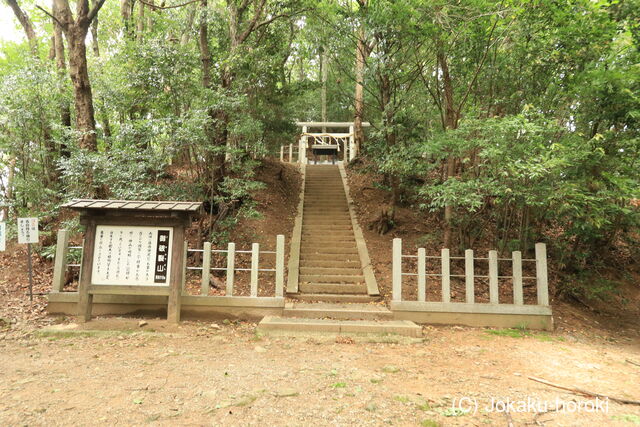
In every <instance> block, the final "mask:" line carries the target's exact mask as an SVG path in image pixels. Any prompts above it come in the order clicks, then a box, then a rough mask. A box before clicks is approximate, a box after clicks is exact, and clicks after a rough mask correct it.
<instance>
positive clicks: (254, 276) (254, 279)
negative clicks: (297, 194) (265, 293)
mask: <svg viewBox="0 0 640 427" xmlns="http://www.w3.org/2000/svg"><path fill="white" fill-rule="evenodd" d="M259 258H260V244H259V243H254V244H252V245H251V296H252V297H257V296H258V265H259V262H258V261H259Z"/></svg>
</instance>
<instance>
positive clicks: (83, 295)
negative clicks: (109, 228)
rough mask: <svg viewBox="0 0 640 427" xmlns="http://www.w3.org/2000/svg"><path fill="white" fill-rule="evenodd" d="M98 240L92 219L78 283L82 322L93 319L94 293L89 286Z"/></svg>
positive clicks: (86, 235) (88, 225)
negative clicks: (80, 277)
mask: <svg viewBox="0 0 640 427" xmlns="http://www.w3.org/2000/svg"><path fill="white" fill-rule="evenodd" d="M95 240H96V223H95V221H90V222H89V223H88V224H87V231H86V234H85V242H86V243H85V246H84V248H83V249H82V251H83V252H84V259H83V262H82V266H81V267H80V268H81V272H82V279H81V280H80V282H79V283H78V316H80V321H81V322H88V321H89V320H91V308H92V307H91V306H92V304H93V295H92V294H91V293H90V292H89V286H90V285H91V268H92V264H93V252H94V249H95Z"/></svg>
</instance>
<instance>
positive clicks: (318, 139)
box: [296, 122, 370, 164]
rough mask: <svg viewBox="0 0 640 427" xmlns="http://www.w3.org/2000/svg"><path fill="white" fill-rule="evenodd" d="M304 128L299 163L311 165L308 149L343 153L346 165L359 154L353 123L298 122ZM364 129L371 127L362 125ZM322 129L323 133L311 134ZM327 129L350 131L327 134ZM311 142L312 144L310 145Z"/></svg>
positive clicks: (299, 150) (299, 142)
mask: <svg viewBox="0 0 640 427" xmlns="http://www.w3.org/2000/svg"><path fill="white" fill-rule="evenodd" d="M296 125H297V126H299V127H301V128H302V132H301V133H300V139H299V140H298V163H304V164H306V163H309V158H308V156H307V148H312V149H322V150H331V151H333V150H335V151H337V152H340V151H342V153H343V154H342V161H343V162H345V163H348V162H350V161H351V160H353V159H354V158H355V157H356V155H357V154H358V153H357V147H356V144H355V136H354V131H353V122H296ZM362 126H363V127H369V126H370V124H369V123H368V122H364V123H362ZM314 128H315V129H318V128H319V129H321V132H310V131H311V130H313V129H314ZM327 128H338V129H348V130H349V131H348V132H338V133H334V132H326V129H327ZM309 142H311V144H309Z"/></svg>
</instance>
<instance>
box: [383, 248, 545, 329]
mask: <svg viewBox="0 0 640 427" xmlns="http://www.w3.org/2000/svg"><path fill="white" fill-rule="evenodd" d="M408 259H412V261H413V262H412V264H415V265H416V267H417V268H415V269H413V271H404V270H403V261H404V260H407V261H408ZM428 260H436V261H435V262H436V263H438V260H439V263H438V264H439V265H438V266H437V267H436V268H432V269H431V270H428V269H427V262H428ZM452 260H453V261H455V260H459V261H464V272H463V274H452V268H451V262H452ZM478 261H480V262H483V263H484V262H487V263H488V275H478V274H476V272H475V266H476V262H478ZM499 261H503V262H509V263H510V264H511V275H509V276H505V275H500V273H499V271H498V262H499ZM523 263H535V272H536V273H535V276H523V268H522V266H523ZM407 264H408V262H407ZM406 276H415V277H416V278H417V297H416V300H415V301H403V298H402V291H403V277H406ZM427 278H436V283H437V279H438V278H439V279H440V280H439V287H440V289H439V293H440V295H441V298H440V301H427ZM451 278H459V279H460V280H464V302H455V301H452V299H451V291H452V289H451ZM477 279H488V281H489V302H488V303H481V302H477V301H476V281H477ZM500 279H508V283H509V285H510V286H511V287H512V292H513V301H512V302H511V303H501V302H500V298H499V296H500V292H499V291H500V287H499V280H500ZM526 280H531V281H534V280H535V282H536V293H537V304H525V299H524V293H523V281H526ZM392 281H393V289H392V301H391V306H392V310H403V311H413V312H429V311H433V312H440V313H443V312H449V313H485V314H511V315H545V316H546V315H548V316H550V315H551V310H550V308H549V290H548V278H547V254H546V246H545V244H544V243H537V244H536V245H535V258H533V259H523V258H522V253H521V252H520V251H514V252H512V254H511V258H499V257H498V252H497V251H489V254H488V256H487V257H477V256H474V251H473V250H471V249H468V250H466V251H465V253H464V256H451V254H450V251H449V249H442V250H441V252H440V254H438V255H427V253H426V250H425V249H424V248H420V249H418V251H417V253H416V254H409V255H406V254H403V253H402V239H393V273H392ZM436 293H438V292H436Z"/></svg>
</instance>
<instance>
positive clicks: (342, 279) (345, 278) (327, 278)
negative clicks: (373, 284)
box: [299, 274, 364, 283]
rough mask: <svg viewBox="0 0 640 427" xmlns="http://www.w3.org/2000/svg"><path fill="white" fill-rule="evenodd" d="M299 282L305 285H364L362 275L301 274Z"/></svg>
mask: <svg viewBox="0 0 640 427" xmlns="http://www.w3.org/2000/svg"><path fill="white" fill-rule="evenodd" d="M299 277H300V282H307V283H364V276H363V275H362V274H358V275H352V274H301V275H300V276H299Z"/></svg>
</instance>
